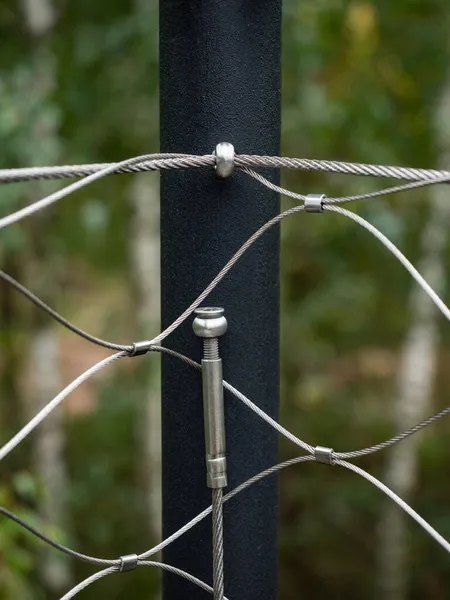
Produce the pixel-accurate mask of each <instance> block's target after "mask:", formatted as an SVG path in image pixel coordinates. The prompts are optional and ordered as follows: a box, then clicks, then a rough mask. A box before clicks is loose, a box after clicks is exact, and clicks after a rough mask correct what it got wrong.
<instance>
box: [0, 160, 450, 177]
mask: <svg viewBox="0 0 450 600" xmlns="http://www.w3.org/2000/svg"><path fill="white" fill-rule="evenodd" d="M148 157H149V158H148V159H147V160H143V161H141V162H138V163H136V164H131V165H123V166H121V167H118V168H117V169H115V170H114V171H113V173H137V172H142V171H151V170H162V169H187V168H199V167H205V166H212V165H214V164H215V158H214V156H213V155H212V154H209V155H204V156H197V155H191V154H149V155H148ZM112 164H118V163H97V164H82V165H63V166H55V167H46V166H43V167H30V168H23V169H0V183H14V182H19V181H34V180H38V179H48V180H49V179H64V178H70V177H85V176H87V175H91V174H93V173H96V172H98V171H101V170H102V169H104V168H106V167H109V166H111V165H112ZM235 165H236V167H238V168H245V167H250V168H251V167H263V168H267V167H269V168H276V169H279V168H283V169H296V170H300V171H316V172H322V173H340V174H344V175H362V176H369V177H384V178H391V179H404V180H410V181H416V180H424V179H434V178H437V177H441V178H442V177H447V178H450V172H449V171H443V170H436V169H415V168H411V167H398V166H391V165H370V164H364V163H352V162H342V161H335V160H314V159H308V158H288V157H281V156H255V155H249V154H237V155H236V157H235Z"/></svg>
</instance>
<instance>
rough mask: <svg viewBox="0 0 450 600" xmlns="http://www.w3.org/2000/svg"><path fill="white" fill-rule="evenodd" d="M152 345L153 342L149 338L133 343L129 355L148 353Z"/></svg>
mask: <svg viewBox="0 0 450 600" xmlns="http://www.w3.org/2000/svg"><path fill="white" fill-rule="evenodd" d="M151 347H152V344H151V342H149V341H148V340H147V341H144V342H135V343H134V344H132V345H131V351H130V352H129V353H128V356H130V357H133V356H142V355H143V354H147V352H148V351H149V350H150V348H151Z"/></svg>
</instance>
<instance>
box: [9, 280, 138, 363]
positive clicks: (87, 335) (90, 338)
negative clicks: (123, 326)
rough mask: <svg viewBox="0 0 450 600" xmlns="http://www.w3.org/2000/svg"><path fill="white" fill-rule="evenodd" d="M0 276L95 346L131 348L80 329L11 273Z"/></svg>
mask: <svg viewBox="0 0 450 600" xmlns="http://www.w3.org/2000/svg"><path fill="white" fill-rule="evenodd" d="M0 278H1V279H3V281H5V282H6V283H8V284H9V285H11V286H12V287H13V288H14V289H16V290H17V291H18V292H19V293H20V294H22V295H23V296H25V298H27V300H30V302H32V303H33V304H34V305H35V306H37V307H38V308H40V309H41V310H43V311H44V312H46V313H47V314H48V315H50V316H51V317H52V318H53V319H55V320H56V321H58V323H60V324H61V325H62V326H63V327H66V329H69V330H70V331H72V332H73V333H76V334H77V335H79V336H80V337H82V338H84V339H85V340H87V341H89V342H92V343H93V344H97V346H102V347H103V348H108V349H109V350H121V351H124V352H131V351H132V350H133V346H123V345H121V344H114V343H112V342H108V341H106V340H102V339H101V338H98V337H96V336H95V335H91V334H90V333H86V331H83V330H82V329H80V328H79V327H77V326H76V325H74V324H73V323H71V322H70V321H68V320H67V319H65V318H64V317H62V316H61V315H60V314H59V313H57V312H56V310H53V308H51V307H50V306H48V304H46V303H45V302H44V301H43V300H41V299H40V298H38V297H37V296H35V295H34V294H33V292H30V290H28V289H27V288H26V287H25V286H23V285H22V284H21V283H19V282H18V281H16V280H15V279H14V277H11V275H8V274H7V273H5V272H4V271H1V270H0Z"/></svg>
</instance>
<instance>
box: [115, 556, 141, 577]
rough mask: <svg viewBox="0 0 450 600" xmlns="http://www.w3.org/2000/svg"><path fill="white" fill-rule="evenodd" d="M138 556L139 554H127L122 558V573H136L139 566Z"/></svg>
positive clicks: (120, 569)
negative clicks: (135, 570)
mask: <svg viewBox="0 0 450 600" xmlns="http://www.w3.org/2000/svg"><path fill="white" fill-rule="evenodd" d="M138 561H139V558H138V555H137V554H125V555H124V556H121V557H120V567H119V571H120V573H124V572H125V571H134V569H135V568H136V567H137V566H138Z"/></svg>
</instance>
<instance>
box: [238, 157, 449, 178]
mask: <svg viewBox="0 0 450 600" xmlns="http://www.w3.org/2000/svg"><path fill="white" fill-rule="evenodd" d="M235 164H236V166H237V167H274V168H285V169H298V170H300V171H318V172H323V173H341V174H344V175H364V176H372V177H386V178H390V179H407V180H408V179H409V180H418V179H434V178H436V177H447V178H450V171H443V170H436V169H414V168H411V167H396V166H391V165H369V164H365V163H351V162H341V161H336V160H314V159H309V158H287V157H280V156H253V155H249V154H238V155H236V157H235Z"/></svg>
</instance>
